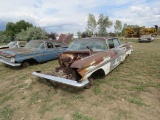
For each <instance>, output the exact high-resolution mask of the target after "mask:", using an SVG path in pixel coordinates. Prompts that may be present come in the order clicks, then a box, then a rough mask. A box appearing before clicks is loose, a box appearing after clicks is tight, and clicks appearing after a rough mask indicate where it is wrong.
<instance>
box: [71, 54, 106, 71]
mask: <svg viewBox="0 0 160 120" xmlns="http://www.w3.org/2000/svg"><path fill="white" fill-rule="evenodd" d="M107 56H109V53H108V52H99V53H95V54H92V55H91V56H88V57H85V58H83V59H80V60H78V61H75V62H74V63H73V64H72V65H71V68H79V69H81V68H85V67H88V66H90V65H96V64H97V63H99V62H101V61H103V59H104V57H107Z"/></svg>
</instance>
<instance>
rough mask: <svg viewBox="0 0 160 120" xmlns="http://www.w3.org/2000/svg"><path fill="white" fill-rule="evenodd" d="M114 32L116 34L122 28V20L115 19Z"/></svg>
mask: <svg viewBox="0 0 160 120" xmlns="http://www.w3.org/2000/svg"><path fill="white" fill-rule="evenodd" d="M114 29H115V33H116V35H117V36H118V34H119V32H120V31H121V30H122V22H121V21H120V20H116V23H115V25H114Z"/></svg>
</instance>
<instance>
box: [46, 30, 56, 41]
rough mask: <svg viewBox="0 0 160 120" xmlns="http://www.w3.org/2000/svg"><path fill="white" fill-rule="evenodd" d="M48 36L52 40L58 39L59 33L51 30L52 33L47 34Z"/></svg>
mask: <svg viewBox="0 0 160 120" xmlns="http://www.w3.org/2000/svg"><path fill="white" fill-rule="evenodd" d="M47 36H48V38H51V39H52V40H56V37H58V34H57V33H53V32H51V33H50V34H47Z"/></svg>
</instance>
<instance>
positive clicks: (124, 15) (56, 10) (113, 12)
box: [0, 0, 160, 33]
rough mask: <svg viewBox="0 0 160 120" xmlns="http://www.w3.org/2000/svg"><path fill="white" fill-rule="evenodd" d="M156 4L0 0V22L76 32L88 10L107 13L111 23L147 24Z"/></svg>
mask: <svg viewBox="0 0 160 120" xmlns="http://www.w3.org/2000/svg"><path fill="white" fill-rule="evenodd" d="M159 6H160V2H159V1H158V0H152V1H149V2H146V0H140V1H136V0H130V1H128V0H121V1H119V0H114V1H113V0H101V1H98V0H81V1H79V0H67V1H66V0H14V1H11V0H1V1H0V11H1V12H0V21H5V22H9V21H11V22H16V21H19V20H21V19H24V20H26V21H28V22H31V23H33V24H34V25H36V26H40V27H43V28H45V29H46V30H47V31H49V32H51V31H54V32H74V33H76V32H77V31H84V30H85V26H86V20H87V15H88V14H89V13H93V14H94V15H95V16H96V17H97V16H98V14H100V13H107V15H109V17H110V19H111V20H112V21H114V22H115V21H116V20H117V19H118V20H121V21H122V22H123V23H127V24H138V25H139V26H143V25H145V26H148V27H151V26H152V25H153V24H158V22H159V19H160V16H159V15H160V8H159ZM112 31H113V28H112Z"/></svg>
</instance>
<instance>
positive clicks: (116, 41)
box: [113, 39, 120, 47]
mask: <svg viewBox="0 0 160 120" xmlns="http://www.w3.org/2000/svg"><path fill="white" fill-rule="evenodd" d="M113 43H114V47H118V46H119V45H120V43H119V41H118V39H113Z"/></svg>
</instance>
